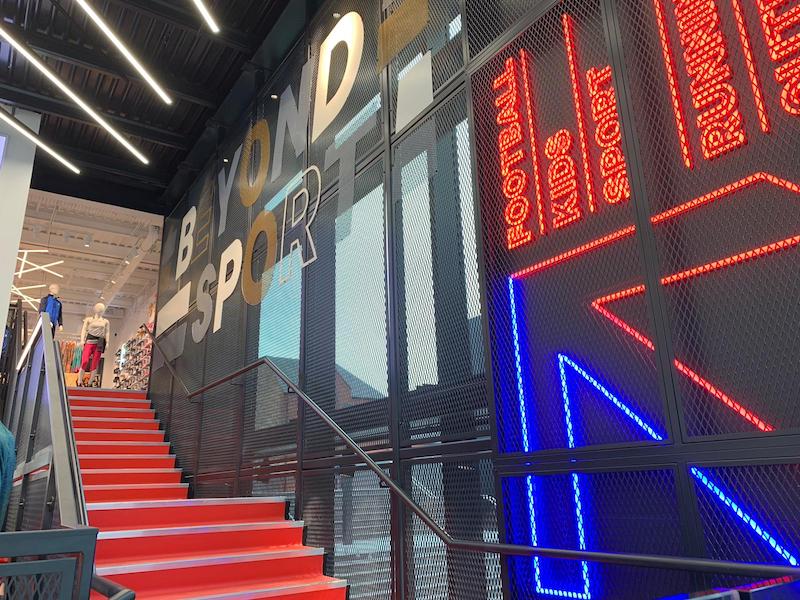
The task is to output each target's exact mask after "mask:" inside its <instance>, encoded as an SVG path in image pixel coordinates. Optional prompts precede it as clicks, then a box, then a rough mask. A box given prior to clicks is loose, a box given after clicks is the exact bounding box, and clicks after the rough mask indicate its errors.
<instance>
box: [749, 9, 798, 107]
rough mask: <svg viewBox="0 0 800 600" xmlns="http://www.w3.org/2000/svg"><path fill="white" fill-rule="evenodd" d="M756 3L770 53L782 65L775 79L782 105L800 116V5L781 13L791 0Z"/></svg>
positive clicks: (776, 69) (778, 68) (779, 65)
mask: <svg viewBox="0 0 800 600" xmlns="http://www.w3.org/2000/svg"><path fill="white" fill-rule="evenodd" d="M756 4H757V5H758V13H759V16H760V18H761V29H762V30H763V31H764V37H765V39H766V41H767V46H768V47H769V56H770V58H771V59H772V61H773V62H774V63H777V64H778V66H777V67H776V68H775V81H777V82H778V84H780V86H781V88H782V89H781V106H782V107H783V110H785V111H786V112H787V113H789V114H790V115H800V31H798V27H800V6H797V5H795V6H793V7H792V8H788V9H787V10H785V11H784V12H780V13H779V11H780V10H782V9H784V8H786V7H787V5H788V4H789V2H787V1H786V0H757V2H756ZM792 32H794V35H792Z"/></svg>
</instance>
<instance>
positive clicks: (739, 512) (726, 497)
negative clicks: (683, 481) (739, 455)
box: [689, 467, 798, 567]
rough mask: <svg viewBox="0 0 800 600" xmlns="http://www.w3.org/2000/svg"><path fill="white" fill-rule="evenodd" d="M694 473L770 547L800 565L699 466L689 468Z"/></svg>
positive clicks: (790, 561)
mask: <svg viewBox="0 0 800 600" xmlns="http://www.w3.org/2000/svg"><path fill="white" fill-rule="evenodd" d="M689 470H690V471H691V473H692V475H694V477H695V479H697V480H698V481H699V482H700V483H702V484H703V485H704V486H705V487H706V488H708V489H709V490H710V491H711V492H713V493H714V495H715V496H716V497H717V498H718V499H719V501H720V502H721V503H722V504H723V505H724V506H727V507H728V509H729V510H730V511H731V512H732V513H733V514H735V515H736V516H737V517H739V519H741V520H742V521H743V522H744V523H745V524H747V525H749V526H750V529H752V530H753V531H755V532H756V535H758V537H760V538H761V539H762V540H764V541H765V542H767V543H768V544H769V547H770V548H772V550H773V551H774V552H775V553H776V554H777V555H778V556H780V557H781V558H782V559H783V560H785V561H786V562H787V563H789V564H790V565H791V566H793V567H796V566H797V565H798V562H797V558H795V556H794V555H793V554H792V553H791V552H789V550H787V549H786V546H785V545H784V544H781V543H779V542H778V540H776V539H775V538H774V537H773V536H772V534H770V533H769V532H768V531H767V530H765V529H764V528H763V527H761V525H759V524H758V523H757V522H756V521H755V520H754V519H753V517H751V516H750V515H749V514H748V513H747V512H746V511H745V510H744V509H743V508H742V507H741V506H740V505H739V504H738V503H737V502H736V501H734V500H733V498H731V497H730V495H729V494H728V493H726V492H725V491H723V490H722V489H721V488H720V487H719V486H718V485H717V484H716V483H714V482H713V481H712V480H711V479H709V477H708V476H707V475H706V474H705V473H703V472H702V471H701V470H700V469H698V468H697V467H691V468H690V469H689Z"/></svg>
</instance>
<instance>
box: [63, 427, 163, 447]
mask: <svg viewBox="0 0 800 600" xmlns="http://www.w3.org/2000/svg"><path fill="white" fill-rule="evenodd" d="M75 439H76V440H77V441H78V442H101V441H109V442H135V443H139V442H163V441H164V432H163V431H152V430H150V431H147V430H143V429H108V428H101V429H91V428H77V427H76V428H75Z"/></svg>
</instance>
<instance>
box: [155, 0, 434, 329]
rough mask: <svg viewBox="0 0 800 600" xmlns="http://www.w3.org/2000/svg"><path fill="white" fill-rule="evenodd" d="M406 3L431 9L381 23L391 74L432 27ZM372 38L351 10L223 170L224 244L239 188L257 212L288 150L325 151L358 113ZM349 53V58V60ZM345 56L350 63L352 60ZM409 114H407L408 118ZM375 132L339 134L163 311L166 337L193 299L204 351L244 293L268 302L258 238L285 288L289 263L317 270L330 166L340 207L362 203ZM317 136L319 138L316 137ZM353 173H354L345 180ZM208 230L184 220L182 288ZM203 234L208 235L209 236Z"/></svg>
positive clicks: (192, 217)
mask: <svg viewBox="0 0 800 600" xmlns="http://www.w3.org/2000/svg"><path fill="white" fill-rule="evenodd" d="M406 4H408V7H415V6H417V5H419V6H420V7H422V8H424V10H421V9H420V10H415V11H413V12H412V13H411V14H412V16H413V17H414V18H413V19H412V20H411V22H409V19H408V15H407V14H406V13H405V12H404V11H401V12H398V13H397V14H393V15H390V16H389V17H388V18H387V19H386V20H385V21H384V22H383V23H382V24H381V25H380V27H379V30H378V32H377V35H378V38H379V40H378V47H379V48H381V56H380V59H379V64H378V67H379V68H385V67H386V65H387V64H388V62H389V61H391V59H392V58H393V57H394V56H395V55H396V54H397V52H399V51H400V50H402V49H403V48H404V47H405V46H406V45H407V44H408V43H409V42H411V41H412V40H413V39H414V38H416V37H417V36H418V35H419V34H420V33H421V32H422V30H423V29H424V27H425V25H426V24H427V19H428V11H427V2H424V1H423V2H421V1H420V0H414V3H413V4H411V3H409V2H407V3H406ZM403 6H404V7H405V6H406V5H405V4H404V5H403ZM400 17H402V18H400ZM364 39H365V36H364V20H363V19H362V17H361V15H360V14H359V13H357V12H348V13H347V14H344V15H342V16H341V17H340V18H338V20H337V21H336V24H335V25H334V26H333V28H332V29H331V31H330V32H329V33H328V35H327V36H326V37H325V38H324V40H323V41H322V42H321V44H320V45H319V47H318V49H317V50H318V56H317V58H316V62H317V64H316V65H315V64H312V62H311V61H309V62H308V63H306V64H305V65H304V66H303V68H302V72H301V78H300V82H299V86H298V89H296V90H294V89H292V86H291V85H289V86H288V87H287V88H286V89H285V90H284V91H283V93H282V94H281V95H280V105H279V110H278V113H277V117H276V119H275V120H274V122H270V121H268V120H267V119H264V118H261V119H258V120H257V121H256V122H255V123H253V124H252V125H251V126H250V128H249V130H248V132H247V133H246V135H245V141H244V142H243V143H242V144H241V145H239V147H238V148H237V149H236V151H235V152H234V153H233V156H232V158H231V160H230V164H229V165H228V166H226V167H223V168H222V169H220V170H219V172H218V174H217V177H216V181H217V185H216V186H215V187H216V192H217V193H216V194H215V196H216V198H215V200H216V204H217V207H218V212H219V220H218V224H217V228H216V229H217V231H216V236H217V237H220V236H222V234H223V233H224V232H225V230H226V228H227V216H228V213H229V209H230V207H229V201H230V198H231V195H232V191H233V190H234V186H236V190H237V191H238V194H239V198H240V202H241V204H242V206H244V207H250V206H253V205H255V204H256V203H257V202H258V201H259V200H260V199H261V198H262V193H263V191H264V189H265V186H266V185H267V182H268V181H270V182H274V181H276V180H277V179H278V178H279V177H280V176H281V174H282V171H283V162H284V160H283V159H284V156H283V151H284V145H285V143H286V142H288V143H289V144H290V145H291V147H292V148H293V150H294V153H295V155H296V156H297V157H299V156H300V155H301V154H302V153H303V152H305V150H306V147H307V144H308V142H309V141H310V142H311V144H312V145H313V144H315V143H320V142H318V140H321V139H323V137H322V136H323V134H324V133H326V131H327V130H328V129H329V128H330V127H331V125H332V124H333V123H334V122H335V121H336V118H337V116H339V115H340V113H342V112H343V110H344V109H345V108H346V107H348V103H349V101H350V98H351V94H352V92H353V89H354V85H355V83H356V80H357V78H358V76H359V73H361V72H363V71H364V70H365V69H371V70H373V71H374V69H375V63H374V62H373V61H372V57H369V56H365V52H364ZM342 50H344V51H345V54H342ZM334 53H336V56H334ZM343 56H346V60H345V59H343V58H342V57H343ZM334 61H341V62H342V63H343V64H341V65H339V64H337V65H333V64H332V63H333V62H334ZM425 65H427V72H425V73H422V77H423V79H428V80H430V81H431V82H432V73H431V72H430V71H431V66H430V62H429V61H428V62H427V63H425V62H423V67H424V66H425ZM418 70H419V69H418ZM423 70H424V69H423ZM342 71H343V72H342ZM332 72H336V77H335V79H336V81H337V83H336V87H335V89H333V84H332V82H331V80H330V78H331V73H332ZM312 79H314V82H315V85H314V90H315V91H314V93H312V92H311V90H312V85H311V84H312ZM430 85H431V86H432V83H431V84H430ZM312 97H313V102H312ZM378 100H380V97H378ZM430 100H431V101H432V98H431V99H430ZM406 101H408V98H407V99H406ZM398 102H399V100H398ZM411 104H412V105H413V106H411V105H409V106H406V107H405V108H404V109H403V110H402V111H401V112H403V114H404V118H405V119H412V118H413V117H414V116H415V114H418V113H419V112H420V111H421V110H424V108H425V105H422V104H420V101H419V100H418V99H417V98H414V99H413V102H411ZM378 106H380V104H379V103H378ZM400 108H401V107H399V106H398V111H400ZM370 124H372V125H373V126H374V127H377V121H375V120H374V119H372V120H369V119H368V120H367V121H365V122H364V123H362V124H360V125H358V126H354V131H350V132H348V135H347V136H344V137H345V138H346V139H339V138H340V136H339V135H337V136H336V139H335V140H334V143H333V145H332V146H331V147H330V148H328V149H327V151H326V152H324V162H325V164H324V165H322V164H319V165H313V164H312V165H310V166H309V167H308V168H306V169H305V170H304V171H303V172H301V173H299V174H298V175H297V176H295V177H294V178H293V179H291V180H290V183H289V184H288V185H287V186H286V187H285V188H284V189H283V190H282V192H281V193H282V197H280V198H278V199H277V202H275V203H274V204H270V205H268V206H267V207H266V210H264V211H263V213H261V214H259V215H258V216H257V217H256V218H255V219H254V220H253V222H252V224H251V226H250V230H249V232H247V233H246V235H244V236H243V237H241V238H237V239H235V240H234V241H233V242H231V243H230V244H229V245H228V247H226V248H224V249H223V250H222V251H221V253H220V257H219V262H218V263H217V264H214V263H209V264H208V265H207V266H206V267H205V269H204V270H203V271H202V274H201V276H200V278H199V280H198V281H196V282H188V283H185V284H184V285H183V286H182V287H180V289H179V290H178V291H177V293H175V294H174V295H173V296H172V297H171V298H170V299H168V300H167V301H166V302H165V303H164V304H163V305H162V307H161V309H160V311H159V314H158V321H157V323H158V334H161V333H163V332H165V331H167V330H168V329H170V328H171V327H172V326H173V325H174V324H176V323H177V322H178V321H179V320H180V319H182V318H184V317H185V316H186V315H187V314H188V313H189V307H190V305H191V300H192V298H194V299H195V301H196V306H197V309H196V310H197V312H198V313H199V315H198V318H197V319H196V320H195V321H194V322H193V323H192V327H191V330H192V338H193V340H194V341H195V343H199V342H200V341H202V340H203V339H204V337H205V336H206V334H207V333H208V330H209V328H211V330H212V332H217V331H219V330H220V329H221V328H222V322H223V319H222V315H223V310H224V306H225V301H226V300H227V299H228V298H230V297H231V295H232V294H233V293H234V292H235V290H236V289H237V287H241V293H242V296H243V298H244V299H245V301H246V302H247V303H248V304H250V305H258V304H260V303H261V301H262V295H263V287H262V282H261V279H260V278H259V277H255V276H254V275H253V273H252V264H253V257H254V253H255V252H256V247H257V240H258V239H259V238H260V237H261V236H265V237H266V243H267V251H266V264H265V265H264V272H265V273H266V272H269V271H270V270H271V269H272V267H273V266H274V265H276V264H278V263H280V269H281V272H280V276H279V279H278V280H279V282H280V283H281V284H282V283H285V282H286V281H288V280H289V279H290V278H291V277H292V276H293V274H292V273H291V272H288V273H284V272H283V270H282V269H283V268H284V265H283V262H282V259H283V258H284V257H286V256H288V255H291V254H293V253H295V252H298V253H300V256H301V261H300V266H301V268H305V267H306V266H308V265H310V264H311V263H313V262H314V261H315V260H316V259H317V250H316V244H315V242H314V236H313V234H312V225H313V223H314V220H315V218H316V214H317V210H318V208H319V204H320V200H321V192H322V189H323V181H322V177H323V173H325V172H326V170H327V169H328V168H329V166H330V164H329V163H335V162H338V163H339V170H340V187H341V189H340V190H339V196H340V199H341V198H343V197H345V196H347V195H350V196H352V184H350V185H349V188H350V189H345V188H346V187H347V186H346V185H345V184H344V183H342V182H343V181H352V175H353V172H354V170H355V162H356V161H355V155H356V144H357V143H358V142H359V139H360V135H361V134H363V131H362V130H364V129H365V128H367V127H368V125H370ZM309 130H310V140H309V139H307V138H308V137H309V136H308V132H309ZM340 133H341V132H340ZM273 140H274V146H273ZM347 170H349V171H351V172H350V173H345V171H347ZM198 229H201V227H200V226H198V210H197V207H195V206H193V207H191V208H190V209H189V210H188V211H187V212H186V213H185V214H184V215H183V217H182V222H181V227H180V232H179V236H178V252H177V259H176V263H175V280H176V281H180V279H181V277H182V276H183V275H184V274H185V273H186V272H187V270H188V269H189V266H190V265H191V264H192V261H193V253H194V249H195V242H196V241H198V245H199V244H200V241H199V240H196V239H195V238H196V237H197V236H196V233H197V230H198ZM202 229H204V234H206V232H205V228H204V227H202ZM204 241H205V240H204ZM213 282H216V298H212V297H211V294H210V292H209V291H208V290H209V287H213V286H210V284H212V283H213ZM240 282H241V283H240ZM193 285H194V292H193V291H192V286H193Z"/></svg>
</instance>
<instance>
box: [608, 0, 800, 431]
mask: <svg viewBox="0 0 800 600" xmlns="http://www.w3.org/2000/svg"><path fill="white" fill-rule="evenodd" d="M618 4H619V19H620V25H621V32H622V36H621V37H622V43H623V46H624V50H625V56H626V59H627V61H628V63H627V67H628V69H629V73H630V77H629V79H630V82H631V85H630V94H631V100H632V102H633V104H634V105H635V106H637V107H641V110H637V111H635V113H634V115H635V119H634V124H635V128H636V135H637V137H638V139H639V147H640V152H641V159H642V161H643V163H644V164H646V165H648V166H651V168H647V169H645V170H644V179H645V184H646V194H647V199H648V203H649V206H650V212H651V215H652V216H651V220H652V221H653V226H654V231H655V237H656V242H657V251H658V258H659V273H660V276H661V277H662V283H663V286H664V288H663V295H664V299H665V302H666V304H667V311H668V318H669V322H670V326H671V329H672V344H673V351H674V361H675V363H674V367H675V371H676V380H677V387H678V393H679V395H680V398H681V406H682V409H683V412H684V419H685V427H686V431H687V434H688V435H690V436H693V437H699V436H719V435H723V434H731V433H747V434H751V435H752V434H758V433H760V432H763V431H772V430H788V429H795V428H796V427H797V426H798V419H800V413H798V410H797V407H796V404H795V403H793V402H788V401H787V398H788V396H787V392H788V391H789V390H793V389H796V387H797V384H798V382H797V381H796V373H795V370H794V369H784V368H782V367H781V366H780V365H781V364H783V362H784V361H785V359H786V357H787V356H791V353H792V351H793V346H794V344H793V343H792V341H790V340H791V339H792V337H793V335H792V333H791V332H792V331H794V329H795V328H796V327H797V323H798V314H797V312H796V310H795V309H796V303H795V302H791V301H788V299H789V298H791V297H792V296H793V294H794V292H795V285H796V284H795V283H794V282H796V281H797V272H796V268H797V261H796V260H795V255H794V253H795V252H796V250H795V244H796V240H795V239H794V237H793V236H795V235H796V234H797V230H798V225H799V224H800V223H799V222H798V220H799V219H800V212H798V211H797V209H796V199H797V185H796V183H794V182H796V181H797V178H798V165H797V161H796V160H794V157H793V152H791V151H787V149H789V148H793V147H794V146H796V144H797V140H798V135H800V133H798V132H799V131H800V130H798V126H797V119H796V117H795V116H794V115H791V114H788V113H787V112H786V110H785V107H784V106H783V105H782V100H781V91H782V89H781V86H780V85H779V84H778V82H777V81H776V80H775V78H774V77H773V76H772V74H773V73H774V72H775V68H776V65H775V64H773V63H772V62H771V60H770V48H769V47H768V45H767V41H766V40H767V39H768V38H767V36H765V34H764V32H763V31H762V26H761V20H760V19H759V14H758V10H757V8H756V5H755V4H754V3H749V2H744V3H743V2H738V1H736V2H719V3H713V6H712V5H709V7H706V9H704V10H703V11H701V12H700V13H698V17H697V18H698V19H702V20H703V21H704V22H706V23H708V27H709V28H710V31H711V32H712V34H713V36H714V38H715V40H716V42H715V44H714V46H713V48H714V51H717V52H718V53H719V55H720V57H721V61H722V64H721V66H720V72H719V74H718V75H715V77H717V78H722V79H720V80H719V81H720V82H719V85H721V86H723V85H724V89H725V90H726V93H725V95H724V99H725V101H726V102H729V103H730V111H729V113H727V112H726V113H725V115H726V119H728V121H727V125H724V124H723V125H724V126H720V125H718V122H717V121H714V120H713V119H709V115H708V113H707V111H706V112H703V111H702V110H699V109H696V108H695V106H696V105H697V100H695V98H696V94H697V93H699V92H697V90H698V88H699V86H700V82H699V81H696V82H695V83H692V79H691V74H692V73H693V71H692V70H691V67H687V65H688V64H689V63H686V62H685V58H684V54H683V52H684V50H683V47H682V45H681V44H682V43H684V44H690V43H691V39H692V38H691V30H690V29H687V27H688V19H689V16H685V15H684V14H683V12H681V11H679V10H678V8H677V7H676V4H674V3H671V2H667V3H664V2H661V1H660V0H654V1H648V2H630V1H625V0H622V1H620V2H619V3H618ZM679 17H680V18H679ZM765 18H766V17H765ZM681 31H685V32H686V33H684V34H683V35H684V38H683V40H681V38H680V37H679V33H680V32H681ZM687 36H688V37H687ZM692 52H693V53H690V52H689V50H686V55H685V56H686V57H687V58H689V59H691V60H693V61H703V60H706V58H704V55H701V54H697V53H696V52H694V51H692ZM699 64H702V63H699ZM723 71H724V72H723ZM714 81H717V79H715V80H714ZM693 86H694V87H693ZM693 94H695V95H693ZM701 107H702V105H701ZM704 115H705V116H704ZM715 126H716V127H717V128H718V130H719V132H720V135H721V136H722V137H721V138H720V139H715V138H714V137H713V135H712V131H711V128H712V127H715ZM765 129H766V131H765ZM734 324H735V325H734ZM786 334H788V336H787V335H786Z"/></svg>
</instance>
